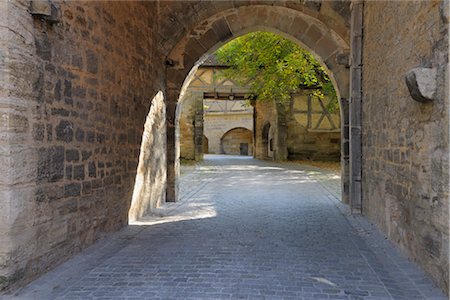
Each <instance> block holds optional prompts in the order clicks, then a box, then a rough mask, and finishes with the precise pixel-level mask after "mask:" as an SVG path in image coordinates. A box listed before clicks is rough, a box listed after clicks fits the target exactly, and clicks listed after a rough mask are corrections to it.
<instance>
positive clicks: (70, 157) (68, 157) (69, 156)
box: [66, 149, 80, 162]
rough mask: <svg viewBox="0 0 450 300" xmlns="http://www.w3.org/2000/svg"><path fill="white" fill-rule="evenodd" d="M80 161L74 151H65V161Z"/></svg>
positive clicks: (77, 152) (78, 154) (78, 155)
mask: <svg viewBox="0 0 450 300" xmlns="http://www.w3.org/2000/svg"><path fill="white" fill-rule="evenodd" d="M79 160H80V153H79V151H78V150H76V149H69V150H66V161H68V162H77V161H79Z"/></svg>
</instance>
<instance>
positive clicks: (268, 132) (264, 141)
mask: <svg viewBox="0 0 450 300" xmlns="http://www.w3.org/2000/svg"><path fill="white" fill-rule="evenodd" d="M277 127H278V115H277V108H276V105H275V104H274V103H273V102H256V104H255V138H254V150H253V153H254V156H255V158H258V159H268V158H273V157H274V156H273V155H274V153H273V152H274V151H273V150H274V147H273V146H274V145H275V144H274V141H276V140H278V129H277ZM271 140H272V147H270V141H271Z"/></svg>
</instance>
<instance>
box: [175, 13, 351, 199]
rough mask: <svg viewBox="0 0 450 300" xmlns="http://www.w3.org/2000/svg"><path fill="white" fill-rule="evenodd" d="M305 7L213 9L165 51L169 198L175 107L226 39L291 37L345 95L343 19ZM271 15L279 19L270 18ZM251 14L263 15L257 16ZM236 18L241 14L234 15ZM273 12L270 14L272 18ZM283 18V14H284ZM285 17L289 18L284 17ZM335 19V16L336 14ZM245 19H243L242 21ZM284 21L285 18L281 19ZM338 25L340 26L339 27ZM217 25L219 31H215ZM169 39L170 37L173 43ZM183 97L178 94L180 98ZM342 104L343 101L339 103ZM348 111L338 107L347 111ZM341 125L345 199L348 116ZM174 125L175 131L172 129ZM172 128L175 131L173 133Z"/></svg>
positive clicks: (344, 96)
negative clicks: (328, 19) (258, 34)
mask: <svg viewBox="0 0 450 300" xmlns="http://www.w3.org/2000/svg"><path fill="white" fill-rule="evenodd" d="M308 13H312V12H311V11H310V10H309V9H305V10H304V11H298V10H295V9H290V8H286V7H278V6H265V5H257V6H255V7H252V9H249V7H246V6H242V7H238V8H236V9H232V10H227V9H225V10H223V11H221V12H220V13H217V12H216V13H214V14H213V15H211V16H209V17H208V18H206V20H204V21H203V22H202V23H201V25H198V26H197V27H196V26H194V27H193V28H192V29H191V31H190V32H189V33H186V34H185V35H184V36H182V37H181V38H180V40H179V41H178V43H176V44H172V45H171V47H173V48H172V49H171V51H170V54H169V55H168V67H167V75H168V77H167V78H168V81H167V83H166V85H167V87H168V110H167V113H168V115H167V120H168V169H167V172H168V173H167V174H168V179H167V183H168V188H167V201H176V199H177V197H178V195H177V193H178V192H177V190H178V187H177V186H178V185H177V178H178V174H179V170H178V168H179V163H178V162H177V160H178V157H177V152H178V150H177V149H178V148H179V145H178V140H177V136H176V134H175V128H176V117H175V114H176V110H177V105H179V103H178V100H179V99H183V95H184V93H185V90H186V89H187V86H188V85H189V83H190V81H191V80H192V77H193V75H194V74H195V72H196V69H197V68H198V66H199V65H200V64H201V63H202V59H205V58H206V55H207V54H210V53H212V52H213V51H215V50H216V49H218V47H220V46H221V45H223V44H224V43H226V42H227V41H229V40H231V39H233V38H235V37H238V36H241V35H243V34H245V33H248V32H252V31H255V30H263V31H270V32H274V33H277V34H280V35H282V36H284V37H287V38H288V39H291V40H293V41H294V42H296V43H298V44H299V45H301V46H302V47H304V48H306V49H308V50H310V51H311V53H313V54H314V56H315V57H316V58H317V59H318V60H319V62H321V63H322V66H324V68H326V69H327V70H328V73H329V75H330V78H331V79H332V81H333V82H334V84H335V88H336V91H337V94H338V97H339V98H342V99H348V97H349V85H348V83H349V69H348V68H347V65H348V60H347V61H346V58H347V59H348V54H349V40H348V38H349V37H348V32H346V31H345V30H343V28H345V22H344V21H343V19H341V22H342V23H341V24H340V23H339V22H336V23H335V24H334V26H328V25H327V24H325V23H324V22H323V21H322V20H319V19H317V18H316V17H313V15H314V14H313V13H312V15H310V14H308ZM273 14H275V15H277V16H280V18H276V19H273V18H272V17H273V16H272V15H273ZM255 15H259V16H264V17H263V18H261V17H259V18H255V17H254V16H255ZM237 16H239V17H238V18H237ZM270 16H272V17H270ZM282 16H285V18H283V17H282ZM286 16H288V17H289V18H286ZM334 17H335V18H336V19H337V20H339V17H338V16H334ZM243 20H245V22H244V21H243ZM280 20H285V21H280ZM341 26H342V27H341ZM219 29H220V30H219ZM171 42H173V41H171ZM180 95H181V96H180ZM341 103H344V104H343V105H346V101H341ZM347 111H348V110H347V109H341V112H342V113H343V114H345V113H346V112H347ZM341 122H342V123H341V128H342V132H343V133H342V134H343V138H342V147H341V149H342V150H341V151H342V155H341V157H342V160H343V163H342V164H343V168H342V169H343V176H342V178H343V186H344V189H343V191H344V194H343V199H344V201H346V200H347V199H348V180H349V179H348V157H349V156H348V147H346V146H345V145H347V143H348V139H347V138H348V134H344V132H346V131H348V115H343V116H342V118H341ZM172 128H173V129H172ZM171 131H173V133H171Z"/></svg>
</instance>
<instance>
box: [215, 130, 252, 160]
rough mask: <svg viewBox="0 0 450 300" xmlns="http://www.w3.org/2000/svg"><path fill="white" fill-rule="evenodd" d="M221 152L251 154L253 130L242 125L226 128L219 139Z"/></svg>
mask: <svg viewBox="0 0 450 300" xmlns="http://www.w3.org/2000/svg"><path fill="white" fill-rule="evenodd" d="M220 147H221V150H222V153H223V154H233V155H252V148H253V132H252V131H251V130H249V129H247V128H244V127H236V128H232V129H230V130H228V131H227V132H225V133H224V134H223V135H222V138H221V139H220Z"/></svg>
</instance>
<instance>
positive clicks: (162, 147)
mask: <svg viewBox="0 0 450 300" xmlns="http://www.w3.org/2000/svg"><path fill="white" fill-rule="evenodd" d="M166 147H167V143H166V106H165V103H164V95H163V93H162V92H161V91H159V92H158V93H157V94H156V96H155V97H154V98H153V99H152V102H151V106H150V111H149V113H148V115H147V119H146V121H145V125H144V133H143V135H142V143H141V150H140V154H139V164H138V168H137V173H136V181H135V184H134V190H133V198H132V201H131V207H130V210H129V212H128V221H129V222H132V221H136V220H137V219H139V218H141V217H142V216H145V215H146V214H148V213H150V212H151V210H152V209H153V208H155V207H157V206H159V205H160V204H161V203H163V202H164V201H165V195H166Z"/></svg>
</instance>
